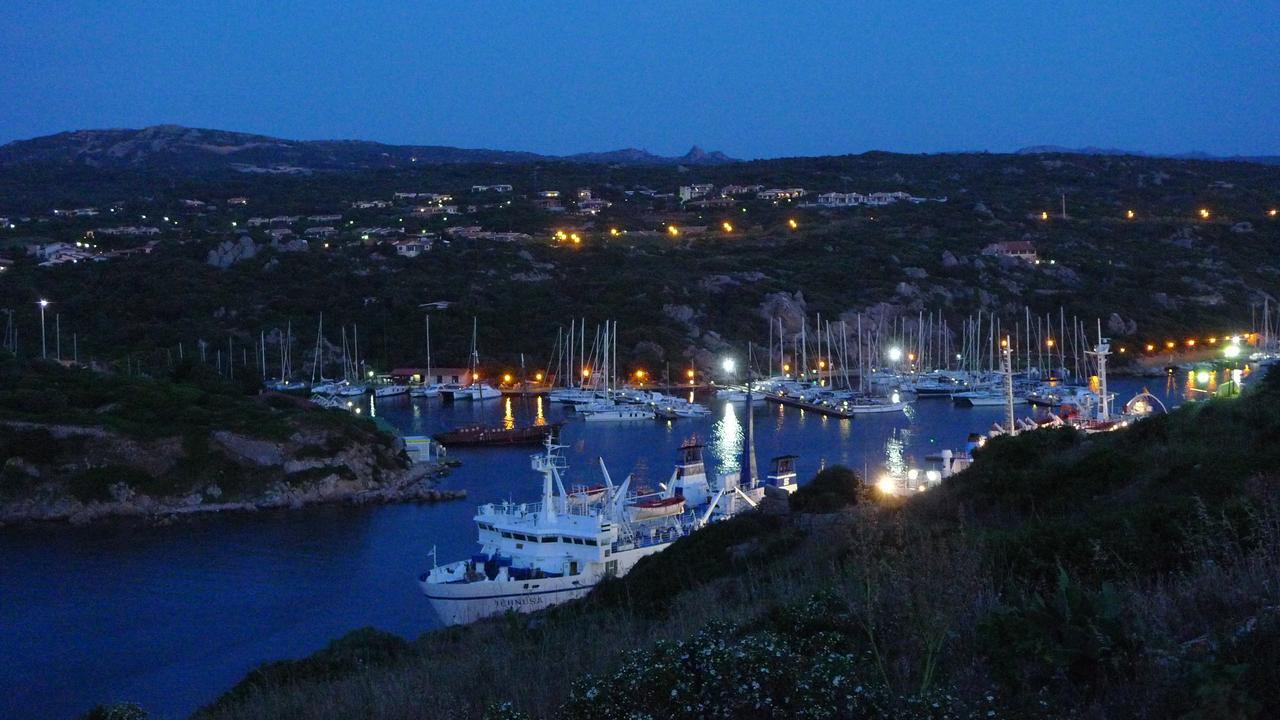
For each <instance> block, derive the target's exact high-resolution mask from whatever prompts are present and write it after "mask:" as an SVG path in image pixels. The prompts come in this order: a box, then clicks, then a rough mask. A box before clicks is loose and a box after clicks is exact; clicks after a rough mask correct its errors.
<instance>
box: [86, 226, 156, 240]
mask: <svg viewBox="0 0 1280 720" xmlns="http://www.w3.org/2000/svg"><path fill="white" fill-rule="evenodd" d="M93 234H94V235H129V236H134V237H144V236H151V235H159V234H160V228H158V227H151V226H137V225H125V226H123V227H109V228H98V229H97V230H94V231H93Z"/></svg>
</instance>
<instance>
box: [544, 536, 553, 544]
mask: <svg viewBox="0 0 1280 720" xmlns="http://www.w3.org/2000/svg"><path fill="white" fill-rule="evenodd" d="M555 541H556V536H555V535H548V536H546V537H544V538H542V542H544V543H548V542H555Z"/></svg>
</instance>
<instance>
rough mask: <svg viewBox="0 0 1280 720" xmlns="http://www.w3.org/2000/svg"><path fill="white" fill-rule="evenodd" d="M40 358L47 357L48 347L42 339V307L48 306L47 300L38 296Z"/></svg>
mask: <svg viewBox="0 0 1280 720" xmlns="http://www.w3.org/2000/svg"><path fill="white" fill-rule="evenodd" d="M38 304H39V305H40V358H41V359H42V360H43V359H47V358H48V357H49V349H48V346H47V345H46V344H45V341H44V309H45V308H47V307H49V301H48V300H45V299H44V298H40V302H39V303H38Z"/></svg>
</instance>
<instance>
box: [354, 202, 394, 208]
mask: <svg viewBox="0 0 1280 720" xmlns="http://www.w3.org/2000/svg"><path fill="white" fill-rule="evenodd" d="M351 207H353V208H355V209H357V210H373V209H383V208H389V207H391V201H390V200H356V201H355V202H353V203H351Z"/></svg>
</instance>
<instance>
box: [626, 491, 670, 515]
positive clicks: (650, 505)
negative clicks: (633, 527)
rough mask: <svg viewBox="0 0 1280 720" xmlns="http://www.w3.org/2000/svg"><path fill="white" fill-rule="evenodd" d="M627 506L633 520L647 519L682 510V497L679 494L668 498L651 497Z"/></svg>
mask: <svg viewBox="0 0 1280 720" xmlns="http://www.w3.org/2000/svg"><path fill="white" fill-rule="evenodd" d="M627 507H628V508H630V509H631V517H632V519H633V520H648V519H650V518H657V517H666V516H668V515H679V514H680V513H682V512H684V498H683V497H681V496H679V495H676V496H674V497H669V498H652V499H649V500H640V501H638V502H633V503H631V504H629V505H628V506H627Z"/></svg>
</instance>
